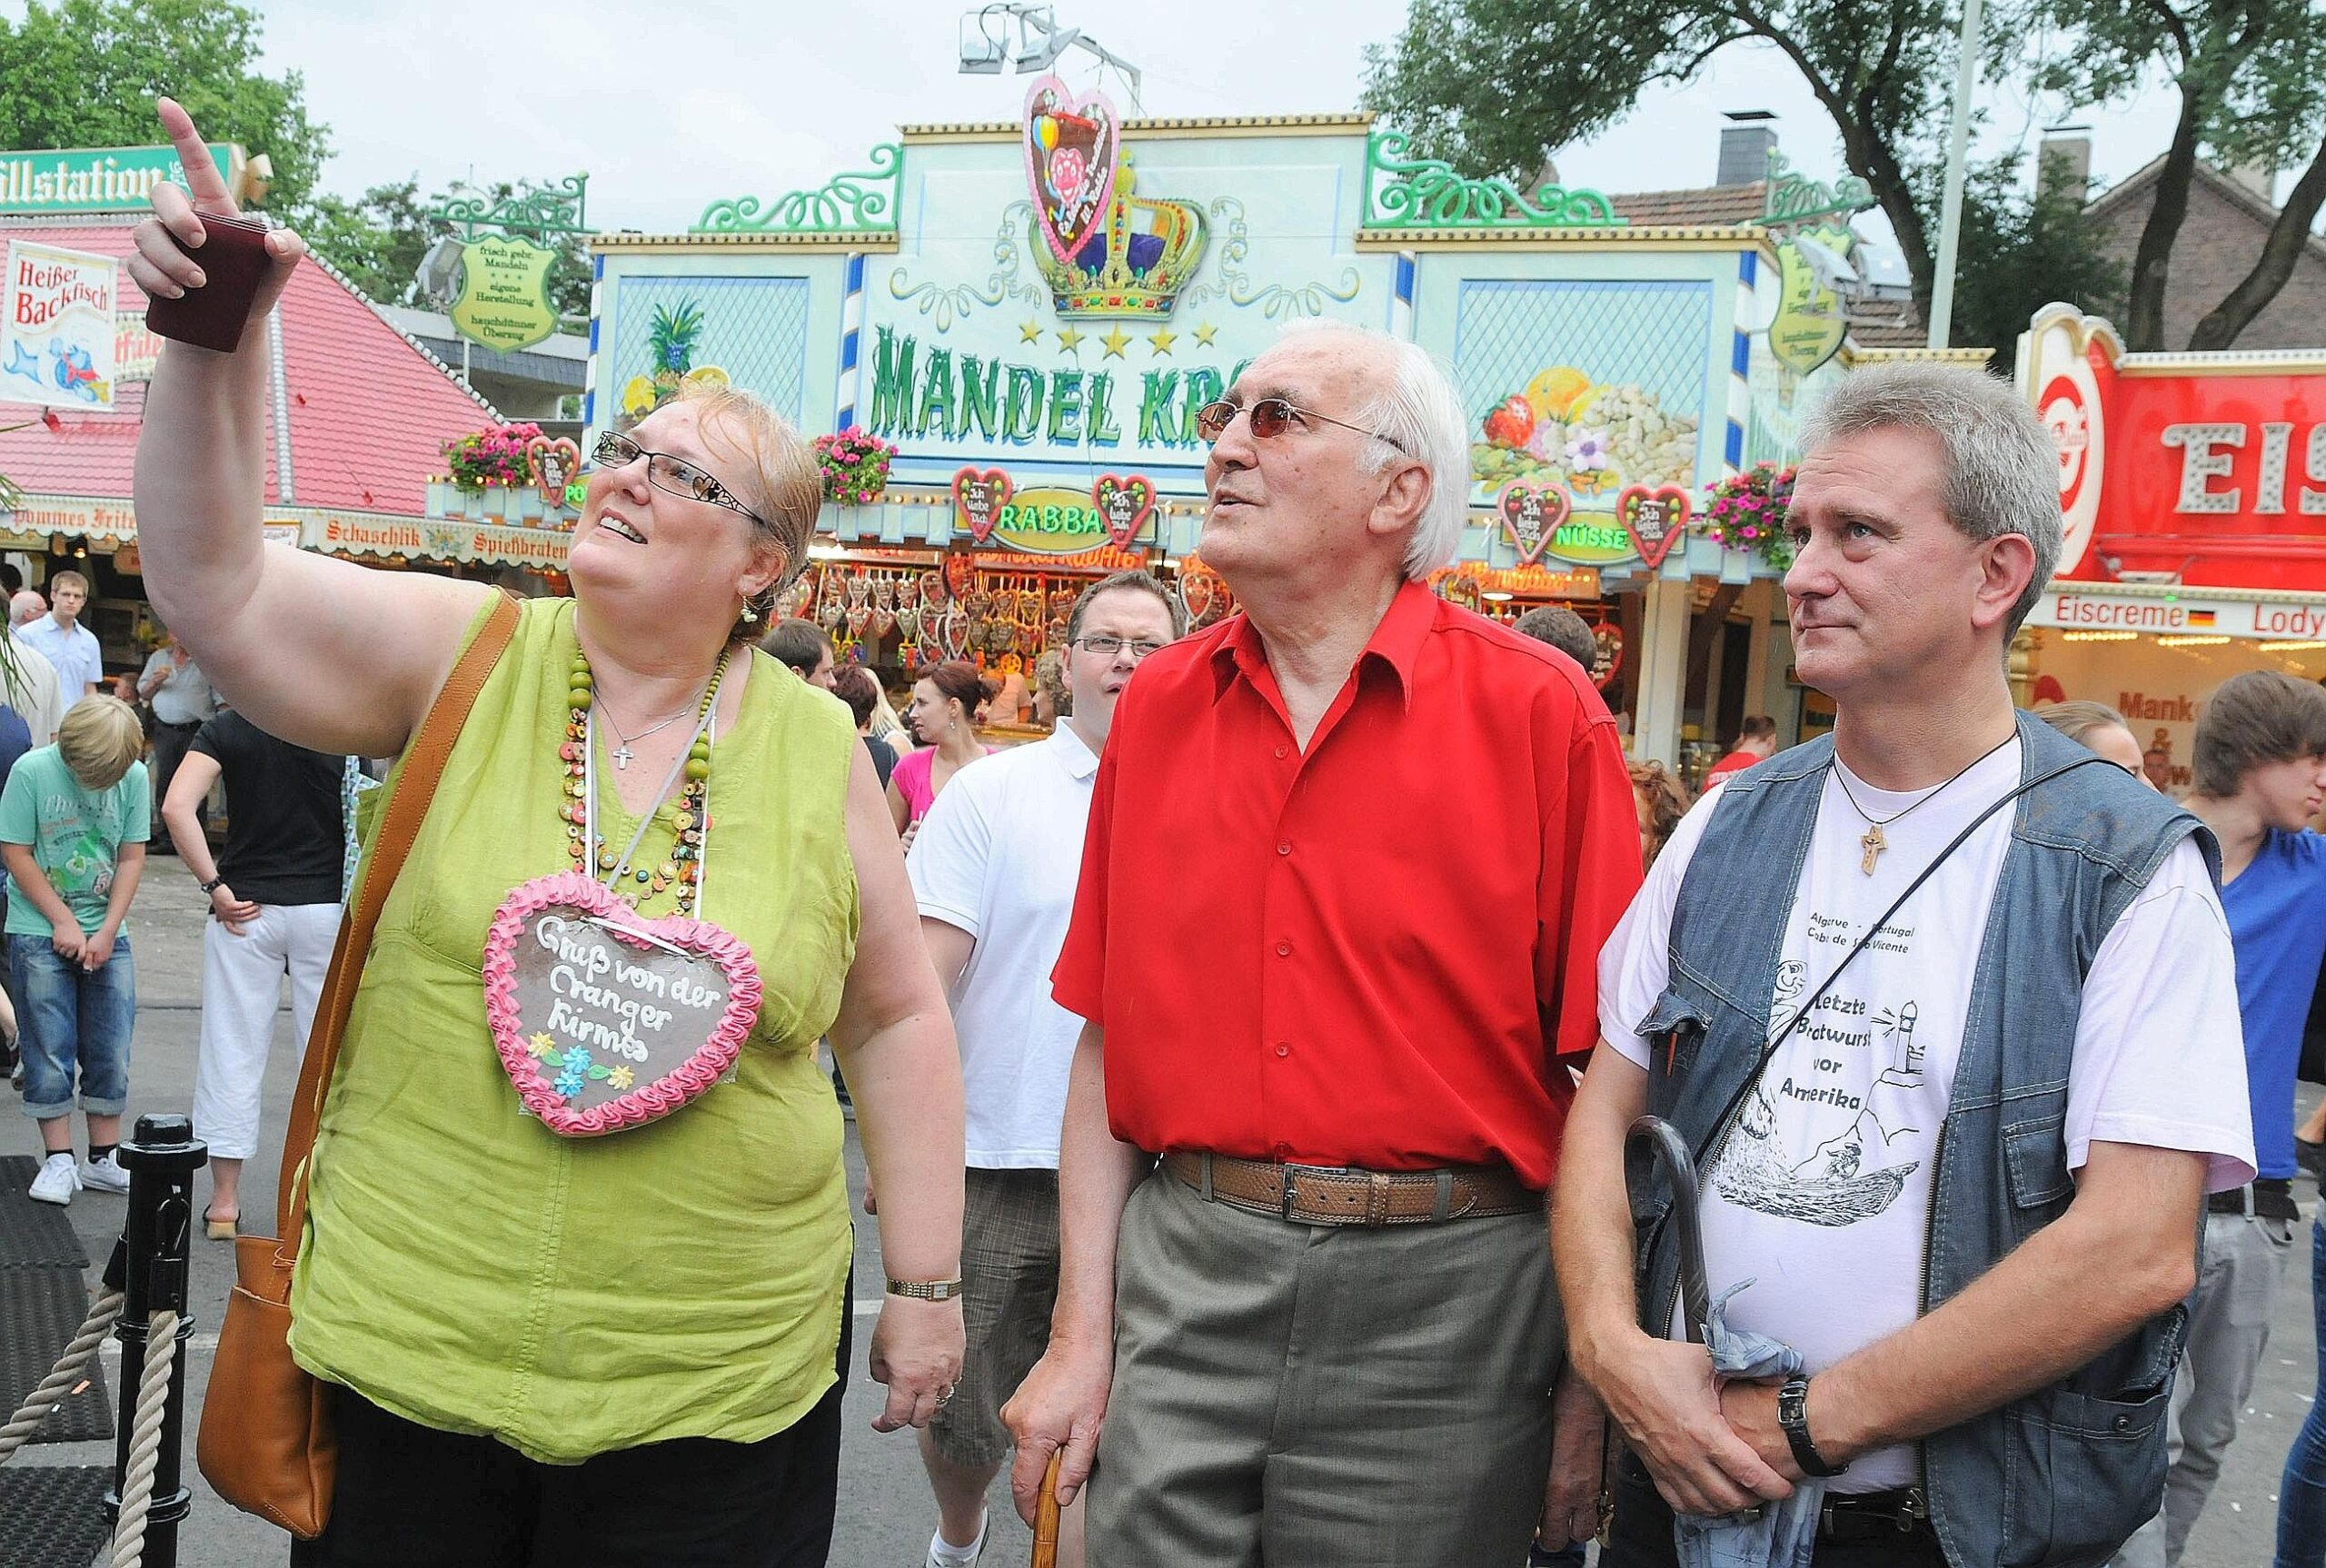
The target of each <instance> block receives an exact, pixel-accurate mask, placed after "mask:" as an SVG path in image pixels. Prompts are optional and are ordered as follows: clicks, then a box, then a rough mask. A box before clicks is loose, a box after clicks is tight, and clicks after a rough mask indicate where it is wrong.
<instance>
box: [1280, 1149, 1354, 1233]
mask: <svg viewBox="0 0 2326 1568" xmlns="http://www.w3.org/2000/svg"><path fill="white" fill-rule="evenodd" d="M1276 1168H1277V1213H1278V1214H1279V1215H1280V1216H1283V1218H1284V1219H1285V1221H1286V1222H1287V1224H1289V1223H1290V1222H1291V1221H1292V1219H1293V1218H1294V1216H1293V1212H1292V1210H1293V1206H1294V1205H1293V1196H1292V1184H1293V1182H1294V1180H1295V1179H1296V1176H1295V1173H1296V1172H1297V1173H1299V1174H1301V1175H1306V1176H1349V1175H1351V1174H1353V1173H1352V1172H1351V1171H1350V1170H1349V1168H1348V1167H1347V1166H1303V1165H1293V1164H1290V1163H1288V1162H1287V1163H1286V1164H1282V1165H1279V1166H1277V1167H1276Z"/></svg>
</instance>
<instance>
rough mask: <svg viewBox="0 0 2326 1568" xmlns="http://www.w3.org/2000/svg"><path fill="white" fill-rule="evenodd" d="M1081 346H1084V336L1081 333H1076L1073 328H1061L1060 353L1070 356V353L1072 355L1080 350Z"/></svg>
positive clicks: (1059, 337)
mask: <svg viewBox="0 0 2326 1568" xmlns="http://www.w3.org/2000/svg"><path fill="white" fill-rule="evenodd" d="M1081 346H1082V334H1081V333H1080V332H1077V331H1076V330H1075V329H1074V328H1072V327H1060V328H1059V330H1058V347H1059V352H1060V353H1069V354H1070V353H1072V352H1074V351H1075V350H1077V349H1079V348H1080V347H1081Z"/></svg>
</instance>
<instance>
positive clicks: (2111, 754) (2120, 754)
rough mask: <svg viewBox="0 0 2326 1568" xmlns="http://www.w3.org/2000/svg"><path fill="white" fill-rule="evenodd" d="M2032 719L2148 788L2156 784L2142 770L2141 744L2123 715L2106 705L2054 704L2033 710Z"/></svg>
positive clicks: (2154, 786) (2153, 787)
mask: <svg viewBox="0 0 2326 1568" xmlns="http://www.w3.org/2000/svg"><path fill="white" fill-rule="evenodd" d="M2035 717H2036V718H2038V719H2042V720H2043V722H2044V723H2046V724H2048V725H2050V726H2051V727H2052V728H2053V729H2056V730H2058V731H2059V732H2060V733H2061V734H2063V735H2064V736H2066V737H2067V738H2068V739H2071V740H2073V741H2074V742H2075V743H2076V744H2077V745H2079V746H2081V747H2082V748H2083V749H2085V750H2087V751H2092V752H2096V753H2098V754H2099V755H2100V756H2102V757H2105V758H2106V759H2108V760H2109V761H2111V762H2113V763H2114V764H2116V766H2117V767H2119V768H2122V769H2123V770H2124V771H2125V772H2127V773H2129V774H2131V775H2132V777H2133V778H2135V779H2139V780H2140V781H2141V782H2142V783H2143V784H2146V785H2148V787H2149V788H2150V789H2155V788H2156V785H2155V782H2154V781H2153V780H2152V779H2150V778H2149V776H2148V775H2147V774H2146V773H2145V772H2143V771H2142V756H2141V743H2140V740H2139V739H2138V738H2136V737H2135V736H2134V735H2133V734H2132V726H2131V725H2130V724H2127V723H2125V722H2124V716H2123V715H2122V714H2121V713H2119V712H2117V711H2116V710H2114V709H2112V708H2111V707H2109V706H2108V705H2107V704H2106V703H2105V702H2085V701H2082V700H2078V701H2074V702H2054V703H2052V704H2050V705H2049V706H2048V707H2043V708H2038V709H2036V710H2035Z"/></svg>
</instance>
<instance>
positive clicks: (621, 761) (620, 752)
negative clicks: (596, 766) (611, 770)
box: [613, 745, 631, 771]
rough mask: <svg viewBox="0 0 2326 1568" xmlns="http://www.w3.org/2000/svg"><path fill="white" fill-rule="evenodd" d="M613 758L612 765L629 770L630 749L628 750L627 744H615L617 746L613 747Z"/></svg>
mask: <svg viewBox="0 0 2326 1568" xmlns="http://www.w3.org/2000/svg"><path fill="white" fill-rule="evenodd" d="M613 758H614V766H615V767H617V768H620V769H623V770H624V771H628V770H629V768H630V758H631V750H630V748H629V746H627V745H621V746H617V747H615V748H614V750H613Z"/></svg>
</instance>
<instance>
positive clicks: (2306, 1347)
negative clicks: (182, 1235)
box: [0, 856, 2321, 1568]
mask: <svg viewBox="0 0 2326 1568" xmlns="http://www.w3.org/2000/svg"><path fill="white" fill-rule="evenodd" d="M206 905H207V901H206V900H205V899H204V898H203V897H202V895H201V894H200V892H199V891H198V890H197V889H196V888H194V883H193V880H192V878H189V877H188V876H187V875H186V873H185V872H184V869H183V868H181V867H180V866H179V865H178V863H177V861H176V860H175V859H174V858H168V857H162V856H156V857H154V858H152V859H150V860H149V861H148V862H147V872H146V878H145V884H144V887H143V888H141V889H140V890H139V893H138V898H137V903H136V905H135V907H134V908H133V909H132V910H131V913H130V918H129V930H130V933H131V937H132V940H133V943H134V948H135V951H136V958H137V982H138V1009H137V1027H136V1036H135V1044H134V1057H133V1062H132V1068H131V1075H130V1086H131V1103H130V1110H129V1115H130V1116H131V1117H132V1118H134V1117H135V1116H137V1115H139V1114H140V1113H148V1114H151V1113H162V1112H184V1111H185V1110H187V1109H188V1108H189V1107H190V1106H191V1105H192V1102H193V1091H194V1057H195V1050H196V1045H197V1041H198V1038H199V1031H200V1007H201V975H202V928H203V921H204V911H205V908H206ZM291 1036H292V1031H291V1016H290V1013H289V1010H288V1007H287V999H286V1005H285V1007H283V1009H282V1010H281V1011H279V1012H278V1013H277V1014H276V1022H275V1039H274V1052H273V1060H272V1063H271V1066H270V1067H269V1072H268V1077H267V1082H266V1093H265V1102H264V1113H263V1122H262V1126H261V1129H260V1136H259V1146H260V1149H261V1151H262V1152H261V1153H260V1154H259V1156H257V1157H255V1158H254V1159H253V1160H252V1161H251V1162H250V1164H249V1166H248V1167H247V1169H246V1170H245V1173H244V1195H245V1201H246V1205H247V1209H246V1212H247V1213H249V1214H250V1216H252V1222H253V1228H255V1229H264V1228H267V1226H268V1225H269V1224H271V1219H270V1214H269V1211H270V1210H271V1208H272V1204H273V1193H274V1187H275V1176H276V1158H275V1154H274V1152H273V1151H276V1150H279V1149H280V1148H281V1146H282V1142H283V1124H284V1121H285V1118H286V1116H287V1115H288V1111H289V1103H290V1097H291V1092H292V1087H293V1077H294V1076H295V1073H296V1063H297V1047H296V1045H295V1043H294V1042H293V1039H292V1037H291ZM2320 1092H2321V1091H2319V1090H2318V1089H2316V1088H2313V1087H2309V1086H2304V1089H2303V1102H2302V1103H2303V1105H2304V1107H2305V1108H2307V1107H2309V1106H2310V1105H2311V1104H2314V1103H2315V1099H2316V1097H2317V1096H2318V1094H2319V1093H2320ZM11 1119H12V1121H13V1122H14V1123H15V1126H13V1128H11V1129H10V1130H8V1131H5V1132H0V1153H17V1152H21V1153H26V1154H36V1153H37V1152H38V1150H39V1147H40V1139H39V1134H38V1132H37V1131H36V1129H35V1126H34V1125H33V1124H32V1123H31V1122H30V1121H28V1120H25V1119H24V1118H23V1117H21V1116H15V1117H12V1118H11ZM81 1136H82V1135H81V1129H80V1126H79V1121H78V1118H77V1116H76V1118H75V1138H76V1140H77V1139H79V1138H80V1137H81ZM848 1167H849V1186H850V1192H851V1194H854V1195H857V1196H860V1195H861V1193H862V1191H863V1185H864V1166H863V1156H862V1153H861V1150H860V1147H859V1146H858V1144H857V1140H856V1136H855V1131H854V1128H853V1127H852V1126H851V1127H850V1134H849V1138H848ZM197 1192H198V1194H199V1195H200V1196H201V1197H203V1198H204V1199H207V1197H208V1196H209V1186H208V1181H207V1178H206V1177H197ZM2296 1196H2297V1197H2298V1198H2299V1199H2300V1200H2301V1206H2302V1210H2303V1216H2304V1218H2305V1219H2307V1218H2309V1217H2310V1216H2311V1214H2312V1213H2313V1212H2314V1211H2315V1208H2316V1205H2317V1198H2318V1195H2317V1193H2316V1191H2315V1190H2314V1189H2313V1188H2312V1186H2311V1183H2310V1182H2309V1181H2308V1180H2307V1179H2304V1180H2302V1181H2301V1182H2299V1183H2298V1184H2297V1186H2296ZM125 1209H126V1200H124V1199H123V1198H120V1197H116V1196H112V1195H109V1194H104V1193H94V1192H84V1193H82V1194H81V1195H80V1196H77V1197H76V1198H75V1200H74V1203H73V1205H72V1206H71V1208H70V1209H69V1210H68V1211H67V1212H68V1213H69V1215H70V1216H71V1217H72V1220H73V1223H74V1226H75V1229H76V1230H77V1231H78V1232H79V1233H80V1235H81V1236H82V1239H83V1243H84V1246H85V1247H86V1248H87V1251H88V1254H89V1255H90V1257H91V1258H92V1259H94V1263H93V1264H92V1266H91V1269H90V1275H91V1280H92V1284H93V1285H94V1278H95V1275H96V1272H97V1270H98V1269H99V1268H101V1267H102V1266H103V1264H104V1259H105V1258H106V1256H107V1255H109V1254H110V1253H111V1251H112V1247H113V1242H114V1237H115V1236H117V1235H118V1234H119V1233H120V1229H121V1226H122V1221H123V1216H124V1212H125ZM2310 1235H2311V1233H2310V1227H2309V1226H2308V1225H2306V1224H2305V1225H2303V1226H2301V1238H2300V1240H2299V1242H2298V1243H2297V1245H2296V1248H2295V1253H2294V1256H2293V1258H2292V1260H2291V1264H2290V1265H2289V1267H2288V1270H2287V1278H2286V1282H2285V1285H2284V1287H2283V1289H2282V1290H2281V1292H2280V1294H2279V1297H2278V1300H2277V1304H2276V1313H2275V1319H2274V1325H2273V1327H2272V1331H2271V1340H2270V1345H2269V1347H2268V1349H2267V1350H2266V1351H2265V1352H2264V1354H2263V1355H2262V1360H2261V1369H2260V1372H2259V1374H2258V1375H2257V1377H2256V1379H2255V1384H2254V1390H2253V1394H2252V1399H2251V1404H2250V1405H2249V1407H2248V1409H2247V1412H2246V1414H2245V1418H2244V1421H2243V1424H2242V1429H2241V1431H2240V1433H2239V1435H2238V1440H2237V1442H2236V1444H2234V1445H2233V1446H2232V1448H2231V1450H2230V1452H2229V1454H2228V1457H2227V1459H2226V1460H2225V1462H2224V1464H2223V1466H2222V1477H2221V1482H2220V1484H2219V1486H2218V1487H2217V1488H2216V1490H2215V1491H2214V1493H2213V1496H2212V1503H2210V1504H2209V1506H2208V1507H2207V1509H2206V1511H2205V1513H2204V1516H2203V1517H2202V1519H2201V1520H2200V1521H2199V1522H2198V1524H2197V1527H2196V1530H2195V1532H2194V1533H2192V1536H2191V1537H2190V1542H2189V1548H2188V1552H2187V1554H2186V1555H2185V1556H2184V1557H2183V1559H2182V1563H2183V1564H2184V1565H2185V1568H2251V1564H2254V1563H2267V1562H2268V1561H2269V1560H2270V1557H2271V1544H2272V1541H2273V1536H2274V1531H2275V1521H2276V1513H2277V1490H2278V1475H2279V1470H2280V1468H2281V1465H2282V1464H2283V1462H2284V1458H2285V1452H2286V1449H2287V1447H2288V1445H2289V1444H2291V1441H2292V1439H2293V1435H2294V1432H2295V1430H2296V1429H2297V1428H2298V1427H2299V1426H2300V1425H2301V1420H2302V1417H2303V1415H2304V1414H2306V1413H2307V1412H2308V1410H2309V1408H2310V1404H2311V1399H2312V1397H2313V1391H2314V1388H2315V1386H2316V1359H2315V1355H2314V1351H2313V1346H2312V1331H2311V1302H2310V1289H2309V1283H2310V1263H2309V1253H2310V1245H2311V1243H2310ZM230 1253H231V1248H230V1247H229V1246H227V1245H225V1244H224V1243H219V1242H208V1241H204V1240H202V1239H200V1237H199V1236H198V1234H197V1238H196V1240H195V1242H194V1258H193V1266H192V1269H191V1285H190V1290H189V1300H190V1303H191V1305H192V1310H193V1313H194V1319H195V1323H194V1338H193V1340H192V1341H191V1345H190V1351H191V1359H190V1364H189V1368H188V1376H187V1389H188V1394H189V1405H190V1408H189V1410H188V1412H187V1425H186V1430H187V1433H188V1434H189V1435H188V1438H187V1442H186V1460H187V1463H186V1476H185V1481H186V1484H187V1485H188V1486H189V1487H191V1488H192V1491H193V1511H192V1513H191V1514H190V1515H189V1517H188V1518H187V1520H186V1522H185V1523H184V1527H183V1529H182V1531H181V1534H180V1541H179V1550H178V1562H179V1563H181V1564H184V1568H253V1565H257V1564H275V1563H283V1562H284V1561H285V1559H286V1556H287V1552H288V1540H289V1538H288V1537H287V1536H285V1535H284V1534H283V1533H282V1532H280V1531H278V1530H276V1529H274V1528H273V1526H272V1525H269V1524H265V1523H261V1522H260V1521H258V1520H256V1519H253V1518H252V1517H250V1516H249V1515H247V1514H244V1513H237V1512H236V1511H235V1510H234V1509H233V1508H232V1507H230V1506H228V1505H227V1504H226V1503H224V1502H222V1501H220V1500H219V1498H218V1497H217V1496H216V1494H214V1493H212V1492H211V1491H210V1489H209V1488H208V1486H206V1485H205V1484H204V1483H203V1481H202V1478H201V1476H200V1475H199V1474H196V1473H195V1472H194V1465H193V1442H192V1437H191V1434H192V1432H193V1431H194V1425H195V1424H197V1423H198V1422H199V1421H200V1419H201V1405H202V1398H203V1390H204V1385H205V1384H207V1382H208V1380H209V1371H210V1364H211V1359H212V1354H213V1350H214V1345H215V1343H216V1335H217V1325H218V1319H219V1315H220V1313H221V1312H222V1311H223V1309H224V1303H225V1299H226V1293H227V1289H228V1286H229V1285H230V1284H231V1283H232V1278H233V1262H232V1258H231V1256H230ZM881 1278H882V1272H881V1269H880V1255H879V1245H878V1230H877V1227H876V1226H874V1224H873V1223H872V1222H870V1221H869V1220H864V1219H863V1218H862V1217H861V1216H860V1219H859V1224H858V1228H857V1250H856V1275H855V1287H854V1288H855V1299H856V1303H857V1306H856V1311H857V1314H858V1315H857V1318H856V1328H857V1339H856V1365H855V1367H854V1368H853V1370H852V1372H851V1374H850V1380H849V1386H848V1393H847V1395H846V1428H845V1430H846V1436H845V1438H844V1440H843V1446H842V1449H841V1456H840V1506H839V1513H838V1523H837V1525H836V1527H835V1530H834V1533H833V1539H832V1553H831V1559H830V1560H831V1562H832V1563H834V1564H835V1565H837V1568H914V1565H917V1564H919V1563H920V1562H921V1560H922V1554H923V1553H924V1552H925V1550H926V1548H927V1545H928V1542H929V1533H930V1531H931V1530H932V1529H933V1528H934V1527H935V1523H936V1509H935V1506H934V1504H933V1503H931V1502H930V1501H929V1490H928V1484H927V1482H926V1480H925V1479H924V1477H923V1475H922V1473H921V1468H920V1461H919V1454H918V1452H917V1450H916V1449H915V1447H914V1444H913V1440H912V1437H911V1435H910V1434H902V1433H900V1434H880V1433H876V1432H874V1431H873V1430H872V1426H871V1423H872V1417H873V1415H874V1414H876V1413H878V1411H879V1410H880V1398H879V1394H880V1388H879V1385H878V1384H873V1383H872V1382H870V1379H869V1378H867V1377H866V1376H865V1374H864V1351H865V1345H866V1338H867V1336H868V1335H870V1332H871V1326H872V1316H873V1314H874V1313H875V1312H877V1310H878V1305H879V1302H880V1282H881ZM8 1327H9V1325H6V1324H5V1323H0V1333H5V1331H6V1330H7V1329H8ZM104 1354H105V1355H106V1357H107V1362H106V1373H107V1375H108V1378H109V1379H111V1380H113V1382H114V1385H115V1386H118V1378H117V1372H118V1361H117V1358H116V1347H115V1346H114V1345H113V1344H112V1343H111V1342H108V1343H107V1345H106V1346H105V1351H104ZM0 1414H5V1413H0ZM112 1460H113V1445H112V1444H35V1445H32V1446H29V1447H27V1448H25V1449H24V1450H22V1451H21V1452H20V1453H19V1454H17V1456H16V1458H15V1460H13V1461H11V1463H10V1468H11V1469H12V1470H14V1469H16V1468H19V1467H24V1466H33V1465H51V1464H54V1465H84V1464H111V1463H112ZM991 1506H992V1511H993V1515H994V1523H993V1530H992V1536H991V1539H990V1541H989V1544H988V1548H987V1552H986V1554H985V1558H984V1563H985V1564H986V1568H997V1565H1002V1564H1014V1563H1024V1562H1025V1561H1027V1559H1028V1555H1029V1549H1030V1537H1029V1533H1028V1532H1027V1530H1026V1528H1025V1526H1024V1525H1022V1524H1021V1523H1019V1521H1018V1519H1017V1516H1016V1515H1015V1514H1014V1513H1012V1512H1011V1510H1010V1506H1009V1496H1008V1492H1007V1487H1006V1482H997V1483H996V1484H995V1487H994V1492H993V1497H992V1503H991ZM8 1527H9V1525H8V1521H7V1520H5V1519H0V1532H5V1531H6V1530H7V1529H8ZM148 1561H151V1558H150V1557H149V1558H148ZM59 1568H81V1565H80V1564H69V1563H68V1564H60V1565H59Z"/></svg>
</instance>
